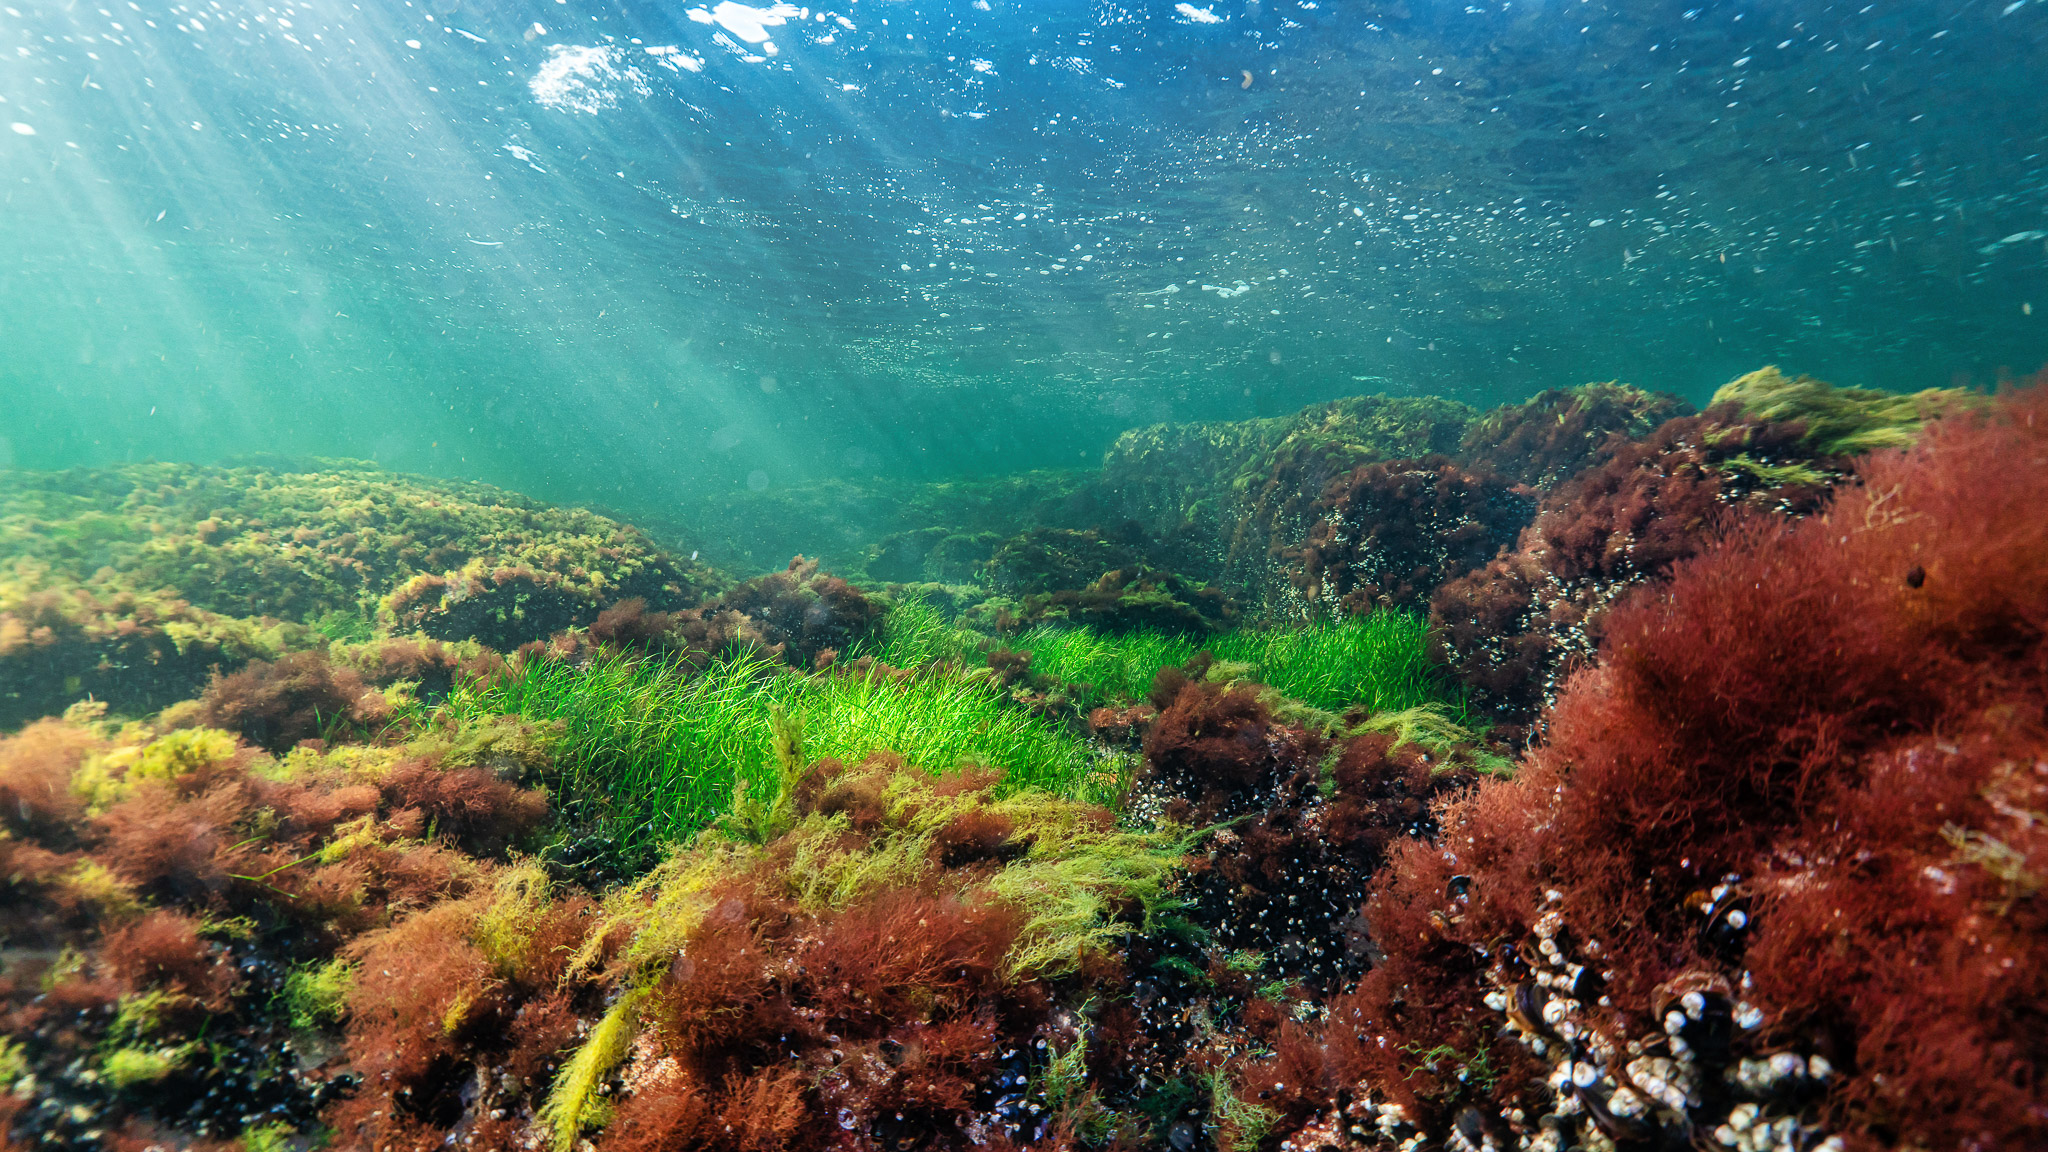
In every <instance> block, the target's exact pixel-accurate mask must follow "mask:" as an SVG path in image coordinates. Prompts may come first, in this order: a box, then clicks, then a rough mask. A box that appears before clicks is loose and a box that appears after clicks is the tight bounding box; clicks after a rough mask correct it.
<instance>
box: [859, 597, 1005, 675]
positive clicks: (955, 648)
mask: <svg viewBox="0 0 2048 1152" xmlns="http://www.w3.org/2000/svg"><path fill="white" fill-rule="evenodd" d="M987 644H988V640H987V638H986V637H984V636H983V635H982V634H981V633H979V632H976V631H974V630H973V629H971V628H961V627H959V626H957V625H954V624H951V623H949V622H948V621H947V620H946V616H945V613H943V612H941V611H939V610H938V608H936V607H934V606H933V605H932V603H931V601H929V600H922V599H918V598H916V597H912V598H910V599H907V600H904V601H902V602H901V603H899V604H897V605H896V606H895V607H893V608H891V609H889V615H888V616H887V617H886V618H885V619H884V620H883V621H882V627H881V635H880V639H879V641H878V642H876V643H874V644H872V645H870V646H866V647H863V648H861V649H860V650H858V651H856V652H853V653H850V654H849V655H852V656H873V657H874V658H875V659H876V660H877V661H879V662H881V663H883V664H887V665H889V666H890V667H892V668H918V667H922V666H924V665H926V664H938V663H944V662H946V661H948V660H953V661H959V662H960V663H963V664H966V665H968V666H970V667H971V666H973V665H975V664H979V663H981V653H982V649H983V648H984V647H986V646H987Z"/></svg>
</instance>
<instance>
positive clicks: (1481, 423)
mask: <svg viewBox="0 0 2048 1152" xmlns="http://www.w3.org/2000/svg"><path fill="white" fill-rule="evenodd" d="M1725 398H1726V397H1721V396H1716V397H1715V399H1716V400H1720V399H1725ZM1690 415H1692V408H1691V406H1690V405H1688V404H1686V403H1685V402H1684V401H1683V400H1680V399H1679V398H1678V397H1676V396H1672V395H1669V394H1668V393H1663V392H1647V391H1644V390H1643V389H1641V388H1637V387H1634V386H1633V385H1629V384H1623V383H1621V382H1620V381H1617V380H1610V381H1607V382H1606V383H1604V384H1581V385H1579V386H1578V387H1576V388H1548V389H1545V390H1544V391H1542V392H1538V393H1537V394H1536V395H1534V396H1532V397H1530V398H1529V399H1528V400H1526V401H1523V402H1522V403H1520V404H1504V405H1502V406H1501V407H1499V408H1494V409H1491V410H1489V411H1487V412H1486V413H1484V414H1483V415H1481V416H1480V417H1479V418H1478V419H1477V420H1474V421H1473V422H1472V424H1471V425H1470V426H1469V427H1467V428H1466V429H1465V438H1464V441H1463V442H1462V443H1461V444H1460V445H1459V448H1458V459H1459V461H1460V462H1461V463H1462V464H1464V465H1465V466H1466V467H1467V468H1471V469H1473V470H1475V471H1490V472H1495V473H1498V474H1499V475H1501V476H1503V477H1505V478H1506V479H1507V480H1508V481H1509V482H1510V483H1513V484H1523V485H1527V486H1529V487H1531V488H1536V489H1543V490H1547V489H1551V488H1555V487H1557V486H1558V485H1559V484H1562V483H1563V482H1564V481H1566V480H1569V479H1570V478H1571V477H1572V476H1574V475H1576V474H1577V473H1578V472H1579V471H1580V470H1581V469H1583V468H1585V467H1587V466H1588V465H1591V464H1593V463H1595V462H1596V461H1597V460H1598V459H1599V456H1600V453H1601V451H1602V450H1603V449H1605V448H1606V447H1607V446H1608V444H1609V443H1610V442H1611V441H1613V440H1614V439H1615V438H1617V437H1618V438H1620V439H1622V440H1634V439H1640V438H1641V437H1642V436H1644V435H1645V434H1647V433H1649V432H1650V431H1651V430H1652V429H1654V428H1656V427H1657V426H1658V425H1660V424H1662V423H1664V422H1665V421H1666V420H1669V419H1671V418H1673V417H1675V416H1690ZM1759 415H1763V414H1762V413H1759Z"/></svg>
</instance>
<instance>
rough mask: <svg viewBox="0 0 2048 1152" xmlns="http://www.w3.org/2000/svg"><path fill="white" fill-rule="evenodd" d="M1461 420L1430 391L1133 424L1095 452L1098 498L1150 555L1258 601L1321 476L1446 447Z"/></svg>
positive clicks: (1296, 535)
mask: <svg viewBox="0 0 2048 1152" xmlns="http://www.w3.org/2000/svg"><path fill="white" fill-rule="evenodd" d="M1472 416H1473V412H1472V410H1471V409H1470V408H1468V407H1466V406H1465V405H1463V404H1459V403H1457V402H1456V401H1451V400H1445V399H1443V398H1441V397H1434V396H1424V397H1407V396H1356V397H1349V398H1346V399H1342V400H1334V401H1330V402H1328V403H1324V404H1316V405H1311V406H1310V407H1308V408H1304V409H1302V410H1301V411H1300V412H1296V413H1293V414H1291V415H1287V416H1280V417H1273V418H1270V419H1263V420H1245V421H1233V422H1215V423H1200V424H1161V425H1155V426H1153V427H1149V428H1140V429H1135V430H1133V431H1130V432H1126V433H1124V434H1123V435H1122V436H1120V437H1118V439H1117V442H1116V443H1115V444H1114V445H1113V446H1111V448H1110V450H1109V453H1108V455H1107V456H1106V457H1105V459H1104V462H1103V471H1102V478H1101V480H1100V482H1099V490H1100V493H1101V495H1100V497H1099V501H1100V503H1101V505H1102V506H1103V507H1104V509H1105V510H1106V511H1107V512H1108V513H1109V515H1110V516H1111V517H1114V518H1115V520H1117V521H1121V520H1125V519H1128V520H1132V521H1135V522H1136V523H1137V524H1138V526H1139V527H1140V529H1141V530H1142V531H1143V532H1144V533H1145V535H1146V538H1147V539H1148V541H1149V542H1150V543H1149V545H1148V549H1147V552H1148V558H1149V559H1150V560H1151V562H1153V563H1155V564H1159V565H1163V566H1165V567H1168V568H1170V569H1172V570H1174V571H1177V572H1181V573H1184V574H1187V575H1188V576H1191V577H1193V578H1196V579H1203V580H1219V581H1222V582H1224V583H1225V584H1226V585H1227V586H1228V587H1229V588H1230V589H1231V590H1232V591H1233V592H1236V593H1239V594H1240V595H1243V596H1244V597H1245V598H1246V599H1247V600H1248V601H1249V602H1251V603H1260V602H1262V601H1263V598H1264V595H1265V593H1266V592H1267V591H1270V590H1279V589H1284V588H1286V587H1287V584H1286V581H1285V579H1284V577H1278V578H1277V583H1275V582H1274V581H1275V580H1276V577H1275V575H1274V568H1275V567H1276V561H1275V558H1274V555H1273V550H1274V549H1276V548H1288V547H1292V546H1294V545H1295V544H1298V543H1299V542H1300V540H1301V538H1302V536H1303V535H1305V534H1306V532H1307V530H1308V527H1309V525H1310V524H1312V523H1313V522H1314V517H1313V516H1312V515H1311V514H1310V509H1311V506H1312V505H1313V504H1314V503H1315V501H1316V500H1317V499H1318V498H1319V497H1320V496H1321V495H1322V492H1323V489H1324V488H1325V487H1326V486H1327V485H1328V484H1329V482H1330V481H1331V480H1333V479H1335V478H1336V477H1338V476H1341V475H1343V474H1344V473H1346V472H1349V471H1351V470H1352V469H1353V468H1356V467H1358V466H1359V465H1361V464H1367V463H1371V462H1373V461H1375V460H1392V459H1402V458H1412V457H1418V456H1426V455H1429V454H1430V453H1432V452H1450V451H1453V450H1455V449H1456V447H1457V444H1458V438H1459V437H1460V436H1461V435H1462V434H1463V433H1464V430H1465V425H1466V424H1467V423H1469V422H1470V421H1471V419H1472Z"/></svg>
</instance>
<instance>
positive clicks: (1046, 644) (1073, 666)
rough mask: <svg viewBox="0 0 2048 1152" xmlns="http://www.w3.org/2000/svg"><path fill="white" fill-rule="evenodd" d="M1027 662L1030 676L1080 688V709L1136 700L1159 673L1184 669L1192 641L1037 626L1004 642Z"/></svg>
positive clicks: (1172, 636)
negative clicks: (1084, 705)
mask: <svg viewBox="0 0 2048 1152" xmlns="http://www.w3.org/2000/svg"><path fill="white" fill-rule="evenodd" d="M1007 647H1008V648H1009V649H1010V650H1011V651H1013V652H1017V653H1022V654H1026V655H1028V656H1029V657H1030V661H1029V664H1028V665H1027V667H1028V669H1029V671H1030V672H1031V673H1032V674H1034V675H1037V676H1044V677H1048V678H1050V679H1051V680H1052V681H1054V682H1055V683H1058V684H1072V685H1081V686H1083V688H1085V689H1087V690H1088V691H1087V692H1085V693H1084V694H1083V698H1082V701H1081V702H1082V703H1093V702H1094V701H1096V700H1098V699H1100V700H1103V701H1131V700H1141V699H1143V698H1144V697H1145V694H1146V693H1147V692H1149V691H1150V690H1151V688H1152V678H1153V677H1154V676H1157V675H1158V674H1159V670H1160V669H1161V668H1164V667H1167V666H1169V665H1178V664H1185V663H1187V661H1188V658H1189V657H1191V656H1193V655H1194V654H1195V651H1196V649H1197V648H1198V647H1199V644H1198V642H1197V641H1196V640H1194V639H1192V638H1190V637H1188V636H1185V635H1181V634H1177V633H1169V632H1151V631H1143V630H1140V631H1132V632H1121V633H1117V634H1115V635H1108V634H1105V633H1102V632H1098V631H1096V630H1095V629H1093V628H1087V627H1079V628H1074V627H1060V626H1058V625H1051V624H1042V625H1039V626H1037V627H1034V628H1030V629H1027V630H1026V631H1024V632H1022V633H1020V634H1019V635H1017V636H1016V637H1014V638H1012V639H1011V640H1009V641H1008V642H1007Z"/></svg>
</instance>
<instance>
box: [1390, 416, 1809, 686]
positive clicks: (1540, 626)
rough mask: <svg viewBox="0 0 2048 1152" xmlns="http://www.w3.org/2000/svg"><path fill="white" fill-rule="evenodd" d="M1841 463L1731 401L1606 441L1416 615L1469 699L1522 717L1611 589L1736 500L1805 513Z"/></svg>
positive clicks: (1714, 522)
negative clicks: (1512, 539)
mask: <svg viewBox="0 0 2048 1152" xmlns="http://www.w3.org/2000/svg"><path fill="white" fill-rule="evenodd" d="M1787 465H1799V466H1800V467H1799V468H1798V469H1797V470H1795V471H1792V472H1789V473H1788V472H1786V471H1785V470H1784V466H1787ZM1842 468H1843V465H1842V463H1841V462H1840V461H1837V460H1834V459H1833V458H1824V457H1818V456H1816V455H1815V454H1814V452H1813V451H1812V449H1811V448H1810V447H1809V446H1808V445H1807V444H1806V443H1805V442H1804V440H1803V439H1802V433H1801V428H1800V426H1799V425H1797V424H1776V423H1767V422H1761V421H1758V420H1755V419H1753V418H1751V417H1748V416H1745V415H1743V414H1741V412H1740V411H1739V410H1738V409H1737V408H1736V407H1735V406H1734V405H1731V404H1723V405H1719V406H1717V407H1714V408H1710V409H1708V410H1707V411H1705V412H1703V413H1700V414H1699V415H1696V416H1681V417H1675V418H1673V419H1671V420H1668V421H1666V422H1665V423H1664V424H1662V425H1661V426H1659V427H1658V428H1657V429H1656V430H1655V431H1654V432H1652V433H1651V434H1650V435H1649V436H1647V437H1645V438H1644V439H1642V440H1633V441H1617V442H1615V443H1612V444H1610V445H1609V447H1608V449H1607V451H1606V453H1605V458H1604V459H1603V460H1602V461H1601V462H1600V463H1598V464H1596V465H1594V466H1592V467H1589V468H1587V469H1585V470H1583V471H1581V472H1580V473H1579V474H1578V475H1577V476H1576V477H1574V478H1573V479H1572V480H1570V481H1568V482H1567V483H1566V484H1564V485H1563V486H1562V487H1560V488H1558V489H1556V490H1555V491H1553V492H1551V493H1550V494H1549V495H1548V496H1546V497H1545V498H1544V500H1543V502H1542V505H1541V507H1540V509H1539V511H1538V512H1537V515H1536V519H1535V522H1534V523H1532V524H1530V525H1529V527H1528V528H1526V529H1524V530H1523V532H1522V534H1521V537H1520V538H1519V540H1518V541H1517V542H1516V544H1515V547H1514V548H1513V549H1512V550H1504V551H1503V552H1502V554H1501V555H1500V556H1498V557H1496V558H1495V559H1494V560H1492V561H1490V562H1489V563H1487V564H1486V565H1485V566H1484V567H1482V568H1479V569H1476V570H1474V571H1472V572H1470V573H1467V574H1466V575H1464V576H1462V577H1460V578H1458V579H1455V580H1452V581H1451V582H1449V583H1447V584H1445V585H1443V586H1442V587H1441V588H1440V589H1438V591H1437V593H1436V595H1435V596H1434V597H1432V599H1431V601H1430V623H1431V624H1432V626H1433V627H1435V628H1436V629H1438V632H1439V636H1440V638H1441V644H1442V653H1443V657H1444V660H1445V662H1446V664H1447V665H1448V666H1449V667H1450V668H1451V669H1452V671H1453V672H1454V673H1455V674H1456V675H1457V676H1458V678H1459V679H1460V680H1461V681H1462V682H1463V683H1464V684H1465V685H1466V687H1467V688H1469V689H1470V690H1471V692H1472V694H1473V698H1474V701H1475V702H1476V703H1478V704H1480V705H1482V706H1485V707H1488V708H1491V709H1492V710H1494V711H1495V713H1496V714H1497V715H1498V716H1499V717H1500V718H1501V719H1502V720H1504V721H1506V722H1508V723H1510V724H1515V725H1526V724H1527V723H1529V722H1530V721H1532V720H1533V719H1534V718H1535V716H1536V713H1537V712H1538V711H1539V710H1540V708H1541V706H1542V704H1543V703H1544V702H1545V701H1546V700H1547V699H1549V698H1550V697H1552V696H1553V695H1554V694H1555V693H1556V691H1557V689H1558V687H1559V686H1560V685H1561V684H1562V682H1563V679H1564V677H1565V676H1567V675H1568V674H1569V673H1570V671H1571V669H1572V668H1573V667H1574V666H1576V664H1577V663H1578V662H1582V661H1584V660H1586V659H1588V658H1590V657H1591V656H1592V654H1593V653H1594V652H1595V651H1596V650H1597V649H1598V647H1599V644H1600V637H1601V622H1600V618H1601V616H1602V614H1603V612H1604V610H1605V608H1606V607H1607V605H1608V604H1610V603H1612V602H1613V601H1614V600H1615V598H1616V597H1618V596H1620V595H1621V594H1622V593H1623V592H1625V591H1626V590H1627V589H1629V588H1631V587H1634V586H1635V585H1638V584H1642V583H1645V582H1650V581H1655V580H1658V579H1661V578H1663V577H1664V576H1665V574H1667V573H1668V572H1669V571H1670V570H1671V567H1672V565H1674V564H1676V563H1677V562H1679V561H1680V560H1683V559H1685V558H1687V557H1689V556H1692V555H1694V554H1695V553H1696V552H1698V551H1699V550H1700V549H1701V548H1702V547H1704V546H1706V545H1707V544H1708V543H1709V542H1711V541H1712V540H1713V539H1714V538H1715V537H1716V536H1717V535H1718V533H1719V532H1720V531H1721V529H1722V527H1723V526H1724V525H1725V524H1726V523H1728V522H1729V520H1730V517H1732V516H1733V515H1735V514H1736V513H1738V512H1740V511H1743V510H1760V511H1766V512H1768V513H1770V514H1773V515H1777V516H1781V517H1785V518H1796V517H1799V516H1803V515H1806V514H1809V513H1811V512H1812V511H1814V510H1815V509H1817V508H1819V507H1820V506H1821V505H1822V503H1823V502H1824V501H1825V500H1826V498H1827V496H1828V494H1829V492H1830V491H1831V485H1832V484H1833V483H1834V482H1835V481H1836V480H1838V479H1839V478H1840V477H1841V476H1842V475H1844V473H1843V471H1842Z"/></svg>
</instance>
